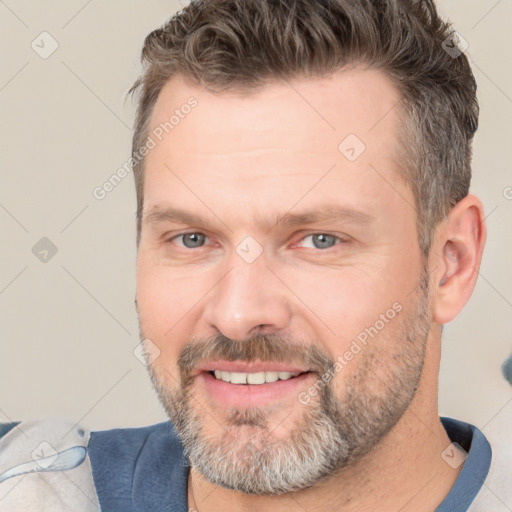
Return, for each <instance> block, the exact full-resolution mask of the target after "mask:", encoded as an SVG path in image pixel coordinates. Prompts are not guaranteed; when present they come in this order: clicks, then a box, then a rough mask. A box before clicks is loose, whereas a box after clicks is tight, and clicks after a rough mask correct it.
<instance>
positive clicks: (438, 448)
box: [188, 344, 460, 512]
mask: <svg viewBox="0 0 512 512" xmlns="http://www.w3.org/2000/svg"><path fill="white" fill-rule="evenodd" d="M431 345H432V344H431ZM438 356H439V354H438V353H432V352H431V353H430V354H428V355H427V358H426V361H425V362H426V363H427V364H426V368H428V367H429V366H430V364H432V363H434V362H435V361H436V360H438ZM430 367H431V366H430ZM433 390H434V391H435V392H434V393H432V391H433ZM450 442H451V441H450V439H449V438H448V436H447V434H446V432H445V430H444V428H443V426H442V424H441V421H440V419H439V416H438V410H437V372H428V371H426V372H424V375H423V377H422V379H421V383H420V386H419V388H418V391H417V393H416V396H415V398H414V399H413V401H412V402H411V404H410V406H409V408H408V409H407V411H406V412H405V413H404V415H403V416H402V418H401V419H400V421H399V422H398V423H397V424H396V425H395V427H394V428H393V429H392V430H391V432H389V433H388V435H387V436H386V437H385V438H384V439H383V440H381V442H380V443H379V444H378V445H377V446H376V447H375V448H374V449H373V450H372V451H371V452H370V453H369V454H367V455H366V456H365V457H364V458H363V459H361V460H360V461H359V462H358V463H357V464H356V465H354V466H352V467H350V468H345V469H343V470H341V471H340V472H338V473H337V474H335V475H333V476H332V477H331V478H330V479H329V480H327V481H324V482H322V483H320V484H317V485H316V486H314V487H311V488H309V489H304V490H301V491H297V492H294V493H290V494H286V495H280V496H251V495H247V494H243V493H241V492H238V491H232V490H228V489H224V488H222V487H218V486H215V485H213V484H211V483H210V482H208V481H206V480H205V479H204V478H203V477H202V476H201V475H200V474H199V473H198V472H196V471H195V470H194V469H192V470H191V472H190V475H189V490H188V498H189V509H192V510H194V509H195V510H197V511H198V512H203V511H205V510H208V512H217V511H219V512H220V511H224V510H231V511H233V512H237V511H244V512H245V511H251V512H260V511H261V512H263V511H265V512H281V511H283V512H284V511H289V510H290V509H298V510H300V509H304V510H307V511H308V512H320V511H322V512H331V511H332V512H334V511H336V512H353V511H356V510H357V511H358V512H365V511H370V510H379V511H382V512H395V511H397V510H400V511H401V512H413V511H414V512H432V511H433V510H435V509H436V508H437V506H438V505H439V504H440V503H441V502H442V501H443V499H444V498H445V497H446V495H447V494H448V493H449V491H450V489H451V488H452V486H453V484H454V483H455V480H456V479H457V476H458V474H459V472H460V468H458V469H452V468H451V467H450V466H449V465H448V464H446V463H445V462H444V460H443V459H442V458H441V453H442V452H443V451H444V450H445V449H446V448H447V446H448V445H449V444H450Z"/></svg>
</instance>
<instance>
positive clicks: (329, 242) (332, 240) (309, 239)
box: [299, 233, 340, 249]
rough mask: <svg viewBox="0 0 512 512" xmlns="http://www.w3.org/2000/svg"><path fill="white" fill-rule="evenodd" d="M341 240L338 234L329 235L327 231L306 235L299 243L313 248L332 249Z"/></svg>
mask: <svg viewBox="0 0 512 512" xmlns="http://www.w3.org/2000/svg"><path fill="white" fill-rule="evenodd" d="M339 241H340V239H339V238H338V237H337V236H334V235H328V234H326V233H315V234H313V235H308V236H305V237H304V238H303V239H302V240H301V241H300V242H299V245H300V246H301V247H307V248H311V249H330V248H331V247H333V246H334V245H336V243H337V242H339Z"/></svg>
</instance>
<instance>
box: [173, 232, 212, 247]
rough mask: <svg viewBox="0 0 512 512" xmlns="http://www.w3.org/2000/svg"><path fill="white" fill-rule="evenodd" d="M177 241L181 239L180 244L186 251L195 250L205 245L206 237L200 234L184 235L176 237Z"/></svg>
mask: <svg viewBox="0 0 512 512" xmlns="http://www.w3.org/2000/svg"><path fill="white" fill-rule="evenodd" d="M177 239H178V240H179V239H181V241H182V244H183V245H184V246H185V247H187V248H188V249H197V248H198V247H201V246H203V245H204V244H205V242H206V235H203V234H202V233H185V234H184V235H180V236H178V237H177Z"/></svg>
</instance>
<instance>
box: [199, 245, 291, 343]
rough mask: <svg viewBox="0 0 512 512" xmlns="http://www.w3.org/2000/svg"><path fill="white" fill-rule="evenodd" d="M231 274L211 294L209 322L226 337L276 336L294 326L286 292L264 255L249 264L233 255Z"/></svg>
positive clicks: (208, 313)
mask: <svg viewBox="0 0 512 512" xmlns="http://www.w3.org/2000/svg"><path fill="white" fill-rule="evenodd" d="M229 268H230V270H229V272H228V273H227V274H226V275H225V276H224V277H223V278H222V279H221V280H220V282H219V283H218V284H217V286H215V288H214V289H213V290H212V292H211V294H209V302H208V303H207V305H206V307H205V310H204V314H205V315H206V321H207V322H208V324H209V325H210V327H213V328H214V329H216V330H217V331H218V332H220V333H221V334H223V335H224V336H226V337H228V338H231V339H236V340H243V339H247V338H250V337H253V336H255V335H263V334H274V333H277V332H280V331H283V330H285V329H286V328H287V327H289V325H290V321H291V309H290V304H289V301H288V300H287V297H286V289H285V287H284V285H283V283H282V282H281V281H279V279H277V277H276V276H275V275H274V273H273V272H272V271H270V270H269V268H267V265H266V261H265V258H264V257H263V256H262V257H260V258H258V259H257V260H256V261H254V262H252V263H246V262H245V261H243V260H242V259H241V258H240V257H239V256H238V255H237V254H234V255H233V258H232V265H230V267H229Z"/></svg>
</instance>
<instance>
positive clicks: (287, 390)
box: [196, 362, 315, 408]
mask: <svg viewBox="0 0 512 512" xmlns="http://www.w3.org/2000/svg"><path fill="white" fill-rule="evenodd" d="M243 370H245V371H243ZM196 377H197V382H198V385H199V392H200V393H201V394H206V395H207V396H208V400H207V402H208V403H211V402H214V403H215V404H216V405H218V406H221V407H227V408H230V407H241V408H248V407H256V406H262V405H268V404H275V403H278V402H279V403H281V402H282V401H284V400H288V401H290V400H294V399H297V397H298V394H299V393H300V391H301V390H302V389H303V388H304V387H305V386H306V385H307V384H309V385H311V384H312V382H313V381H314V379H315V374H314V372H312V371H310V370H309V369H301V368H297V367H293V366H290V365H282V364H272V365H270V364H268V363H267V364H263V363H241V362H240V363H232V362H229V363H228V362H225V363H222V362H217V363H214V364H210V365H209V368H208V367H206V368H202V369H200V370H198V371H197V372H196Z"/></svg>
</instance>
